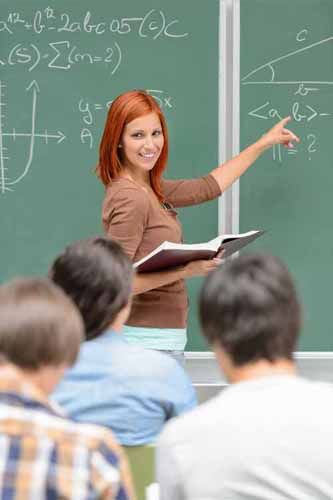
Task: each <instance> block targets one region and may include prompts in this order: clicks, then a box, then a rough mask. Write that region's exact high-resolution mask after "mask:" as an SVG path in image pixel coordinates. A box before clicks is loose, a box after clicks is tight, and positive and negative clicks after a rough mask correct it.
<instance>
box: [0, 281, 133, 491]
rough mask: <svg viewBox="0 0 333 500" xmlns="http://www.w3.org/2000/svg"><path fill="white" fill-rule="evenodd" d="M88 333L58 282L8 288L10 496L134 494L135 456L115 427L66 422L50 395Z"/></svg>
mask: <svg viewBox="0 0 333 500" xmlns="http://www.w3.org/2000/svg"><path fill="white" fill-rule="evenodd" d="M82 338H83V324H82V320H81V317H80V314H79V313H78V311H77V309H76V307H74V305H73V303H72V302H71V301H70V300H69V299H68V298H67V297H66V296H65V294H64V293H63V292H62V291H61V290H60V289H58V287H56V286H55V285H53V284H52V283H51V282H50V281H48V280H45V279H17V280H13V281H11V282H9V283H7V284H5V285H2V286H0V353H1V361H0V463H1V467H0V496H1V498H3V499H8V500H9V499H11V498H13V499H14V498H15V499H22V500H23V499H28V498H30V499H33V500H35V499H36V500H43V499H44V500H51V499H60V498H61V499H63V500H79V499H82V500H83V499H88V498H89V499H91V500H94V499H104V500H111V499H117V500H125V499H129V498H132V499H134V494H133V493H132V486H131V482H130V477H129V472H128V465H127V461H126V459H125V458H124V455H123V452H122V451H121V449H120V447H119V445H117V443H116V442H115V440H114V438H113V436H112V434H111V432H110V431H108V430H107V429H102V428H99V427H97V426H93V425H85V424H76V423H74V422H72V421H69V420H67V419H65V418H64V417H63V416H62V414H60V413H59V410H58V409H57V408H55V407H54V406H52V404H51V403H50V401H49V400H48V394H49V393H50V392H51V391H52V390H53V389H54V386H55V385H56V384H57V383H58V381H59V380H60V378H61V377H62V375H63V373H64V371H65V370H66V369H67V368H68V367H69V366H71V365H72V364H73V362H74V361H75V359H76V356H77V353H78V351H79V347H80V344H81V341H82Z"/></svg>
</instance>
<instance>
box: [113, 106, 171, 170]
mask: <svg viewBox="0 0 333 500" xmlns="http://www.w3.org/2000/svg"><path fill="white" fill-rule="evenodd" d="M120 145H121V147H122V153H123V165H124V167H125V168H128V169H129V170H130V171H132V172H133V173H134V171H136V170H138V171H137V172H135V173H136V174H139V173H140V171H141V172H142V173H145V172H149V171H150V170H152V169H153V168H154V166H155V164H156V162H157V160H158V158H159V156H160V154H161V151H162V149H163V145H164V137H163V131H162V127H161V122H160V120H159V118H158V116H157V114H156V113H149V114H147V115H144V116H140V117H139V118H136V119H135V120H133V121H131V122H129V123H128V124H127V125H126V126H125V128H124V132H123V135H122V138H121V143H120Z"/></svg>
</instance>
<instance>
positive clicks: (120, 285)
mask: <svg viewBox="0 0 333 500" xmlns="http://www.w3.org/2000/svg"><path fill="white" fill-rule="evenodd" d="M50 276H51V278H52V279H53V281H54V282H55V283H57V285H59V286H60V287H62V288H63V290H64V291H65V292H66V293H67V294H68V295H69V296H70V297H71V298H72V300H73V301H74V302H75V304H76V305H77V306H78V308H79V310H80V311H81V314H82V317H83V321H84V324H85V327H86V339H87V341H86V342H85V343H84V344H83V345H82V348H81V351H80V355H79V359H78V361H77V363H76V364H75V365H74V367H73V369H72V370H71V371H69V372H67V374H66V376H65V377H64V379H63V381H62V383H61V384H60V385H59V386H58V388H57V390H56V392H55V394H54V398H55V399H56V401H57V402H58V403H59V404H60V405H61V406H62V407H63V408H64V409H65V410H66V411H67V413H68V414H69V415H70V416H71V417H72V418H74V419H75V420H78V421H82V422H84V421H86V422H93V423H97V424H103V425H106V426H108V427H110V428H111V429H112V430H113V432H114V433H115V435H116V437H117V438H118V440H119V441H120V442H121V443H122V444H124V445H128V446H134V445H141V444H145V443H150V442H152V441H154V440H155V438H156V437H157V436H158V435H159V433H160V431H161V429H162V427H163V425H164V423H165V421H166V420H168V419H170V418H171V417H174V416H175V415H179V414H180V413H183V412H184V411H185V410H188V409H191V408H193V407H194V406H195V403H196V400H195V395H194V390H193V388H192V385H191V382H190V380H189V378H188V377H187V375H186V374H185V372H184V370H183V369H182V367H181V366H180V364H179V363H177V361H175V360H174V359H173V358H171V357H170V356H168V355H166V354H162V353H159V352H156V351H152V350H148V349H144V348H142V347H140V346H135V345H131V344H129V343H128V342H127V341H126V340H125V338H124V337H123V336H122V335H121V329H122V326H123V324H124V322H125V321H126V319H127V317H128V314H129V311H130V294H131V286H132V278H133V268H132V263H131V262H130V260H129V259H128V258H127V256H126V255H125V253H124V252H123V250H122V249H121V247H120V246H119V245H118V244H117V243H115V242H113V241H111V240H108V239H105V238H95V239H90V240H85V241H80V242H76V243H74V244H72V245H70V246H69V247H68V248H66V249H65V251H64V252H63V253H62V254H61V255H60V256H59V257H58V258H57V259H56V260H55V262H54V263H53V265H52V267H51V270H50ZM157 307H158V305H157Z"/></svg>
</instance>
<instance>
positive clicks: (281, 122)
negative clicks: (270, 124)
mask: <svg viewBox="0 0 333 500" xmlns="http://www.w3.org/2000/svg"><path fill="white" fill-rule="evenodd" d="M290 120H291V116H286V117H285V118H282V120H281V121H280V123H279V125H282V127H284V126H285V125H287V123H289V122H290Z"/></svg>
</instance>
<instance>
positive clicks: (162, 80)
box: [0, 0, 219, 349]
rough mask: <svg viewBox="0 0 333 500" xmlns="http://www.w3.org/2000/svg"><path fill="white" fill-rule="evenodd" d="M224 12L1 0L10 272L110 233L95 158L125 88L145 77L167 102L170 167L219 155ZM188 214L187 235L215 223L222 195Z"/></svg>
mask: <svg viewBox="0 0 333 500" xmlns="http://www.w3.org/2000/svg"><path fill="white" fill-rule="evenodd" d="M218 23H219V1H218V0H210V1H209V2H193V1H191V0H186V1H185V0H184V1H182V2H179V1H176V0H168V1H166V0H141V1H140V2H133V0H115V1H112V2H110V1H107V0H99V1H98V2H91V1H90V0H80V1H77V0H66V1H65V0H63V1H62V0H57V1H56V2H55V1H51V2H49V1H47V2H46V1H44V0H33V1H32V0H2V2H1V12H0V238H1V261H0V281H1V282H3V281H5V280H7V279H8V278H11V277H13V276H16V275H36V274H44V273H46V271H47V269H48V266H49V264H50V262H51V260H52V259H53V258H54V256H55V255H56V254H57V253H58V252H59V251H60V250H61V249H62V248H63V247H64V246H65V245H66V244H67V243H69V242H71V241H73V240H76V239H79V238H84V237H88V236H91V235H95V234H101V233H102V227H101V221H100V210H101V203H102V199H103V188H102V186H101V184H100V183H99V182H98V181H97V179H96V177H95V175H94V173H93V169H94V165H95V164H96V162H97V158H98V146H99V140H100V136H101V132H102V129H103V126H104V121H105V116H106V113H107V109H108V106H109V105H110V102H111V101H112V99H113V98H114V97H115V96H116V95H118V94H119V93H122V92H124V91H126V90H129V89H133V88H143V89H146V90H148V91H149V92H150V93H151V94H152V95H153V96H154V97H155V98H156V99H157V100H158V101H159V102H160V104H161V107H162V109H163V110H164V112H165V114H166V116H167V120H168V124H169V131H170V141H171V154H170V161H169V169H168V175H167V176H168V177H170V178H187V177H188V178H189V177H193V176H199V175H204V174H206V173H208V172H209V170H211V168H213V167H214V166H215V165H216V164H217V155H218V151H217V150H218V148H217V144H218V137H217V136H218V106H217V102H218V54H219V52H218V40H219V36H218ZM180 215H181V219H182V222H183V225H184V233H185V239H186V240H187V241H189V242H194V241H200V240H201V241H204V240H206V239H207V240H208V239H210V238H212V237H214V236H215V235H216V233H217V203H216V202H213V203H208V204H206V205H204V206H201V207H198V208H192V209H187V210H182V211H181V214H180ZM197 287H198V280H194V281H192V282H191V283H190V287H189V288H190V295H191V303H192V305H194V304H195V302H196V297H195V295H196V290H197ZM195 316H196V312H195V306H194V307H193V310H192V312H191V321H190V343H189V347H188V348H189V349H201V345H202V344H201V342H202V341H201V340H200V338H199V335H198V326H197V323H196V321H195V319H194V318H195Z"/></svg>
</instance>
